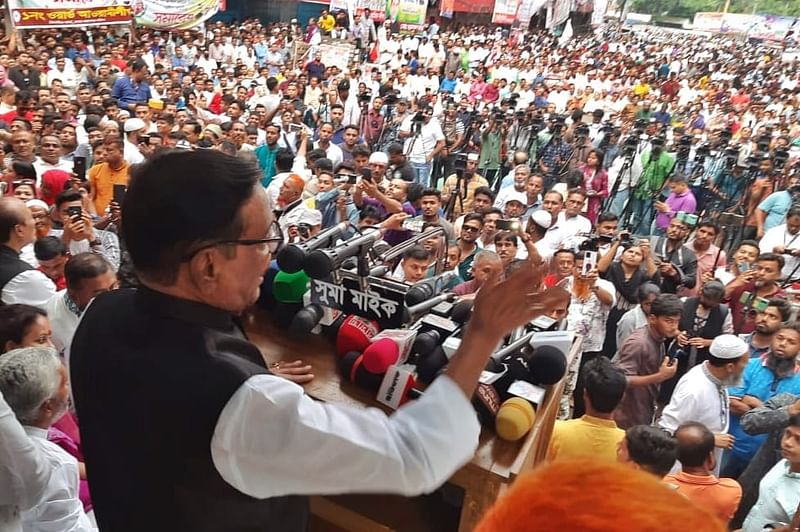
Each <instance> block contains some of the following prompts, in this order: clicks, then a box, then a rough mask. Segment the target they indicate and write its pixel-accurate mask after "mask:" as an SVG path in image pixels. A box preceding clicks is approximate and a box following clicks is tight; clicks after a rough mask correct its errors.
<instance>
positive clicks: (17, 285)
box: [0, 270, 56, 309]
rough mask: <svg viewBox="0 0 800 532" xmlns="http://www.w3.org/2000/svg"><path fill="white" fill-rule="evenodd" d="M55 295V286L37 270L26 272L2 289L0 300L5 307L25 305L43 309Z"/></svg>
mask: <svg viewBox="0 0 800 532" xmlns="http://www.w3.org/2000/svg"><path fill="white" fill-rule="evenodd" d="M55 293H56V286H55V285H54V284H53V281H51V280H50V279H49V278H48V277H47V276H46V275H45V274H43V273H42V272H40V271H39V270H26V271H24V272H22V273H20V274H18V275H16V276H15V277H14V278H12V279H11V280H10V281H9V282H7V283H6V285H5V286H4V287H3V291H2V293H0V300H2V302H3V303H5V304H6V305H13V304H14V303H25V304H26V305H33V306H34V307H39V308H41V309H43V308H44V307H45V305H46V304H47V302H48V301H49V300H50V298H51V297H53V295H54V294H55Z"/></svg>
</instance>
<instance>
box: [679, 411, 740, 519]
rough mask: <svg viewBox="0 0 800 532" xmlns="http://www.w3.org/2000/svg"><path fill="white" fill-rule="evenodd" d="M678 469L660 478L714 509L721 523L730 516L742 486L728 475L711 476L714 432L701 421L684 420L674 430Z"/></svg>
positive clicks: (736, 504)
mask: <svg viewBox="0 0 800 532" xmlns="http://www.w3.org/2000/svg"><path fill="white" fill-rule="evenodd" d="M675 439H676V440H677V442H678V461H679V462H680V463H681V466H682V470H681V472H680V473H677V474H675V475H667V476H666V477H664V482H666V483H668V484H672V485H674V486H676V487H677V490H678V491H679V492H681V493H683V494H684V495H685V496H686V498H687V499H689V500H691V501H692V502H694V503H695V504H697V505H698V506H700V507H701V508H707V509H708V510H709V511H711V512H714V513H715V514H716V515H717V516H718V517H719V518H720V519H722V521H723V522H724V523H727V522H728V521H730V520H731V518H733V514H734V512H736V508H737V507H738V506H739V501H740V500H741V498H742V487H741V486H740V485H739V484H738V483H737V482H736V481H735V480H733V479H731V478H717V477H715V476H714V473H713V471H714V467H715V465H716V457H715V456H714V433H712V432H711V431H710V430H709V429H708V428H707V427H706V426H705V425H703V424H702V423H697V422H694V421H691V422H689V423H684V424H683V425H681V426H680V427H678V430H676V431H675Z"/></svg>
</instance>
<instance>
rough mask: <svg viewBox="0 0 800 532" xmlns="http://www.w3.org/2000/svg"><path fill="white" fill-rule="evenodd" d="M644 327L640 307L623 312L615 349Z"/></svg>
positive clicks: (618, 325)
mask: <svg viewBox="0 0 800 532" xmlns="http://www.w3.org/2000/svg"><path fill="white" fill-rule="evenodd" d="M729 314H730V313H729ZM645 325H647V316H645V314H644V311H643V310H642V305H636V306H635V307H633V308H632V309H630V310H629V311H627V312H625V314H623V315H622V317H621V318H620V319H619V321H618V322H617V347H620V346H621V345H622V344H623V343H624V342H625V339H626V338H628V336H629V335H630V334H631V333H632V332H633V331H635V330H636V329H641V328H642V327H644V326H645Z"/></svg>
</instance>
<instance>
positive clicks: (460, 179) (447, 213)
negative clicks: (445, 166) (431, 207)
mask: <svg viewBox="0 0 800 532" xmlns="http://www.w3.org/2000/svg"><path fill="white" fill-rule="evenodd" d="M471 177H472V176H470V178H471ZM465 199H467V187H466V186H465V185H464V170H462V169H461V168H458V169H456V186H455V187H454V188H453V192H452V193H451V194H450V197H449V198H448V199H447V205H445V206H444V217H445V218H446V219H447V220H449V221H451V222H455V219H456V202H458V207H459V210H458V212H464V200H465Z"/></svg>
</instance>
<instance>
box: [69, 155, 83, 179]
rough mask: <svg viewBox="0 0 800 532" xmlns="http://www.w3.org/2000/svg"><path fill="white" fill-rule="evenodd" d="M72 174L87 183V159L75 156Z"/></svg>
mask: <svg viewBox="0 0 800 532" xmlns="http://www.w3.org/2000/svg"><path fill="white" fill-rule="evenodd" d="M72 172H73V173H74V174H75V175H76V176H78V179H80V180H81V181H86V157H79V156H77V155H76V156H75V158H74V159H73V164H72Z"/></svg>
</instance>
